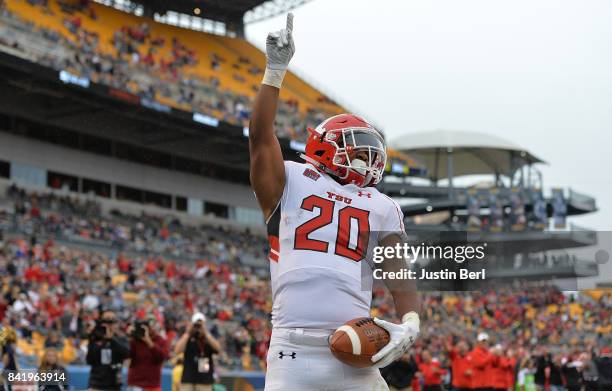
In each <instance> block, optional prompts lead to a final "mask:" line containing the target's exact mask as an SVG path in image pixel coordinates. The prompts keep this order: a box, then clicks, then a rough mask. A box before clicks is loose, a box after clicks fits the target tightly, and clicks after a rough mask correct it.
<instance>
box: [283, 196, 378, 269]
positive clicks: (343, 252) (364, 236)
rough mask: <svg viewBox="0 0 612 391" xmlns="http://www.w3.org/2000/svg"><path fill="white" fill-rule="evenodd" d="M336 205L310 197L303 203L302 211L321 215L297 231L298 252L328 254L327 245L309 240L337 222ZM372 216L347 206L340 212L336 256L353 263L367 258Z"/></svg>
mask: <svg viewBox="0 0 612 391" xmlns="http://www.w3.org/2000/svg"><path fill="white" fill-rule="evenodd" d="M335 206H336V203H335V202H334V201H332V200H328V199H325V198H322V197H319V196H316V195H311V196H308V197H306V198H304V199H303V200H302V205H301V208H302V209H304V210H307V211H309V212H314V210H315V208H316V209H318V211H319V214H318V215H317V216H315V217H313V218H312V219H310V220H308V221H307V222H305V223H304V224H302V225H300V226H299V227H297V228H296V229H295V244H294V246H293V248H294V249H296V250H311V251H319V252H324V253H326V252H327V250H328V249H329V244H330V243H328V242H325V241H322V240H316V239H311V238H309V237H308V236H309V235H310V234H311V233H313V232H315V231H316V230H318V229H320V228H323V227H325V226H327V225H329V224H331V223H332V221H333V220H334V209H335ZM369 217H370V212H369V211H367V210H363V209H358V208H355V207H352V206H345V207H343V208H341V209H340V210H339V211H338V230H337V233H336V240H335V244H334V253H335V254H336V255H340V256H343V257H346V258H349V259H352V260H353V261H357V262H358V261H360V260H362V259H363V258H364V256H365V252H366V251H367V248H368V239H369V236H370V220H369ZM353 224H357V225H356V228H357V229H356V232H357V241H356V245H353V246H351V239H352V238H351V228H353V227H354V225H353Z"/></svg>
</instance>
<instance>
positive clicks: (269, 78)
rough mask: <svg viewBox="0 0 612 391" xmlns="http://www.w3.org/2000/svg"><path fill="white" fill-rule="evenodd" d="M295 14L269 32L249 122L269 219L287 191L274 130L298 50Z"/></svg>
mask: <svg viewBox="0 0 612 391" xmlns="http://www.w3.org/2000/svg"><path fill="white" fill-rule="evenodd" d="M292 32H293V14H291V13H290V14H288V15H287V25H286V28H284V29H282V30H280V31H275V32H273V33H270V34H268V37H267V39H266V71H265V73H264V77H263V81H262V85H261V88H260V89H259V92H258V93H257V97H256V98H255V103H254V107H253V113H252V115H251V122H250V125H249V152H250V155H251V175H250V176H251V186H253V189H254V190H255V195H256V196H257V201H258V202H259V205H260V207H261V209H262V211H263V214H264V216H265V218H266V219H267V218H268V217H269V216H270V215H271V214H272V211H273V210H274V208H275V207H276V205H277V204H278V201H279V199H280V197H281V195H282V193H283V188H284V186H285V166H284V164H283V154H282V151H281V147H280V144H279V143H278V139H277V138H276V135H275V133H274V118H275V117H276V110H277V107H278V95H279V92H280V88H281V85H282V83H283V78H284V77H285V73H286V72H287V67H288V66H289V61H290V60H291V57H293V53H295V46H294V44H293V37H292Z"/></svg>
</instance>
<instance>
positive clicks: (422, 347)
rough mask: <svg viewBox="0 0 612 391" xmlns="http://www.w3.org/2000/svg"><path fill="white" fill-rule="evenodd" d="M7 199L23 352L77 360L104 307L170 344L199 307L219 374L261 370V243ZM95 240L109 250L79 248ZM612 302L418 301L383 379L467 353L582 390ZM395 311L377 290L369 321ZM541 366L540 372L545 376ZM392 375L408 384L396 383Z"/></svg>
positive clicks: (524, 290)
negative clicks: (419, 310)
mask: <svg viewBox="0 0 612 391" xmlns="http://www.w3.org/2000/svg"><path fill="white" fill-rule="evenodd" d="M3 200H4V201H3V203H2V204H0V205H3V207H2V208H0V210H2V212H0V227H2V228H1V229H0V232H2V233H0V270H1V271H2V273H1V274H2V276H3V277H2V285H1V289H0V290H1V293H2V295H1V297H0V322H2V324H3V325H5V326H8V325H10V326H12V327H14V328H15V329H16V330H17V333H18V335H19V343H18V345H17V347H18V349H17V351H18V353H19V354H21V355H22V356H24V357H27V356H36V355H40V354H42V352H43V351H44V348H45V347H46V348H53V349H56V350H58V351H59V352H60V355H59V357H60V359H61V361H63V362H65V363H84V362H85V359H86V354H87V352H86V350H87V349H86V347H87V341H86V338H87V330H88V327H91V325H92V322H93V321H94V319H96V318H97V317H98V315H99V312H100V310H101V309H103V308H104V309H112V310H113V311H115V312H116V314H117V315H118V318H119V320H120V325H121V327H123V329H124V330H125V329H126V328H127V327H128V326H129V325H130V324H132V323H133V322H134V321H135V320H138V319H150V320H152V321H154V322H156V323H155V324H156V325H158V326H159V329H160V330H163V333H162V336H163V337H164V338H165V339H166V340H167V341H168V343H169V346H173V345H174V344H175V343H176V342H177V340H178V338H179V337H180V336H181V334H182V333H183V331H184V330H185V329H186V328H187V327H188V326H189V319H190V317H191V315H192V314H193V313H195V312H198V311H202V312H204V313H205V315H206V317H207V318H208V319H209V324H210V326H211V333H212V334H213V335H214V337H215V338H217V339H218V340H219V342H220V344H221V345H222V346H223V349H222V350H221V352H222V354H220V355H219V358H218V360H219V365H220V366H221V367H226V368H243V369H255V370H257V369H264V362H265V356H266V353H267V345H268V342H269V336H270V331H271V330H270V322H269V313H270V309H271V302H270V300H271V298H270V293H271V292H270V288H269V282H268V277H267V274H266V272H265V269H254V268H251V267H249V266H245V265H244V264H243V262H242V261H241V256H242V254H243V253H244V252H249V251H250V252H251V253H252V254H253V256H255V257H260V258H262V259H265V244H264V240H263V238H257V237H256V235H249V234H248V233H240V232H236V231H224V232H220V231H219V230H218V229H213V228H212V227H200V228H199V229H196V228H194V227H187V226H184V225H182V224H180V222H178V221H176V220H173V219H172V218H166V219H164V218H159V217H153V216H138V217H134V216H126V215H120V214H116V215H107V216H104V214H103V213H101V211H100V207H99V205H97V204H96V203H95V202H93V201H79V200H76V199H72V198H70V197H66V196H57V195H53V194H52V193H50V194H42V193H39V194H37V193H33V192H30V193H28V192H25V191H23V190H21V189H18V188H16V187H11V188H9V190H8V192H7V194H6V196H5V197H4V198H3ZM198 232H199V234H200V236H201V238H198V239H201V240H199V241H197V240H196V238H197V237H198V235H197V233H198ZM215 232H217V233H219V235H217V236H214V235H213V234H214V233H215ZM209 235H212V236H209ZM171 238H173V239H171ZM101 243H106V244H107V246H106V248H107V249H109V250H108V251H102V250H100V251H98V250H96V249H97V248H99V247H93V246H88V245H92V244H96V245H100V244H101ZM170 255H174V256H175V257H174V258H172V257H170ZM190 256H192V257H191V258H190ZM193 257H198V258H193ZM181 259H182V260H181ZM611 305H612V302H611V297H610V295H609V294H603V295H602V296H600V297H598V298H597V299H595V298H592V297H588V296H586V295H582V294H575V295H568V294H565V293H563V292H560V291H558V290H557V289H556V288H554V287H552V286H548V285H544V284H543V285H537V286H532V285H530V286H522V287H513V288H501V287H500V288H499V289H496V290H489V291H483V292H463V293H450V292H448V293H424V294H423V308H424V311H425V313H424V314H423V328H422V333H421V337H420V338H419V339H418V341H417V343H416V345H415V349H414V350H413V354H412V355H411V356H407V357H406V358H405V359H404V360H403V361H400V362H398V363H396V364H394V365H393V366H391V367H390V368H389V369H388V370H387V371H386V372H385V376H387V377H388V380H389V382H390V383H392V382H396V381H397V383H396V384H398V385H401V384H404V383H405V382H406V381H408V380H409V384H412V383H414V382H416V383H414V384H412V385H413V387H418V386H419V385H421V386H423V385H426V386H429V385H434V386H435V384H436V383H439V384H443V383H444V382H449V381H450V379H451V377H450V376H449V373H450V372H449V371H448V370H451V369H452V368H455V366H456V365H459V367H461V365H467V364H465V363H464V362H463V364H462V363H461V362H459V363H457V362H456V360H457V357H464V358H465V357H466V355H467V354H468V353H469V354H475V355H477V354H481V355H484V356H483V357H486V358H487V360H485V361H486V363H488V364H486V365H491V366H495V368H496V370H497V369H498V366H500V365H501V363H503V365H501V366H502V367H503V368H505V369H504V371H506V372H503V371H502V370H501V369H499V370H500V371H501V372H500V375H499V377H498V379H497V381H499V384H497V386H500V385H502V380H500V379H506V381H508V382H509V381H510V380H509V379H510V378H511V379H512V381H513V382H514V381H516V380H517V379H519V377H518V374H519V372H520V371H521V370H524V371H523V373H522V375H521V379H523V380H522V381H524V378H525V375H529V376H530V377H528V379H531V380H533V379H535V380H534V382H538V381H539V382H542V381H544V382H549V383H550V382H552V381H553V380H554V376H556V375H554V374H555V373H557V372H555V371H556V370H557V369H555V368H557V367H558V369H559V371H560V372H559V373H561V375H560V377H559V379H561V380H559V381H561V382H567V381H568V380H567V379H568V375H567V372H568V371H570V369H571V368H575V369H576V370H579V371H580V374H581V375H580V376H581V377H580V379H581V380H580V381H581V382H584V381H586V380H584V379H583V377H582V376H583V372H584V373H587V374H591V375H592V373H591V372H592V366H593V365H595V364H596V363H600V362H601V360H603V357H605V356H606V354H608V353H607V352H608V351H607V350H605V349H603V347H606V346H610V345H611V338H612V324H611V323H610V319H611V317H612V316H611V315H612V312H611ZM393 308H394V307H393V305H392V302H391V299H390V297H389V295H387V294H386V293H385V290H384V288H382V287H379V288H377V289H375V291H374V293H373V315H376V316H381V317H385V318H391V319H393V318H394V316H395V315H394V312H393ZM485 335H486V337H484V336H485ZM477 336H478V338H477ZM485 338H486V339H485ZM478 339H480V341H478ZM477 350H478V351H481V352H480V353H474V352H475V351H477ZM483 360H484V359H483ZM593 360H595V361H593ZM604 361H605V360H604ZM169 362H173V361H169ZM595 362H596V363H595ZM589 363H591V364H592V365H591V364H589ZM588 365H591V367H589V366H588ZM555 366H556V367H555ZM595 367H596V365H595ZM398 368H403V369H401V371H400V370H399V369H398ZM406 368H413V370H412V371H411V372H410V371H409V372H406ZM436 368H439V369H436ZM461 368H462V367H461ZM491 368H492V367H491ZM543 368H549V369H547V370H546V371H545V375H542V374H544V372H543V371H544V369H543ZM550 368H552V369H550ZM589 368H590V369H589ZM587 369H589V370H591V372H588V371H587ZM455 370H456V368H455ZM461 370H462V371H463V369H461ZM398 371H399V372H401V373H413V374H416V376H400V380H397V379H396V377H397V374H398ZM538 371H539V372H538ZM551 371H552V372H551ZM571 371H573V369H571ZM585 371H586V372H585ZM502 372H503V373H505V375H502V374H501V373H502ZM589 376H590V375H589ZM458 378H459V377H458V376H457V375H454V376H453V377H452V379H455V380H456V379H458ZM475 378H479V377H475ZM486 378H487V379H488V378H489V377H486ZM394 379H395V380H394ZM464 380H465V379H464ZM474 381H475V380H474ZM554 381H557V380H554ZM572 381H574V380H572ZM581 384H582V383H581ZM506 385H507V384H504V386H503V387H501V388H507V387H506ZM398 387H399V386H398ZM491 387H492V385H491ZM491 387H487V388H491ZM495 388H500V387H495Z"/></svg>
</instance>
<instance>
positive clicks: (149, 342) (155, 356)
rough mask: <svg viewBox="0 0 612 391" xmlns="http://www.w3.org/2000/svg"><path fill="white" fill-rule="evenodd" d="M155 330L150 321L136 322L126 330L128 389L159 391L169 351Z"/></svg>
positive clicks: (164, 341) (166, 344)
mask: <svg viewBox="0 0 612 391" xmlns="http://www.w3.org/2000/svg"><path fill="white" fill-rule="evenodd" d="M139 329H140V330H139ZM155 329H156V327H155V326H154V325H153V321H152V320H148V321H145V322H137V323H136V324H135V325H131V326H130V327H129V328H128V334H129V335H130V367H129V370H128V389H130V387H134V388H140V389H142V390H143V391H161V371H162V365H163V364H164V360H166V359H167V358H168V350H169V349H168V343H167V341H166V340H165V339H164V338H163V337H162V336H161V335H159V334H158V333H157V332H156V331H155Z"/></svg>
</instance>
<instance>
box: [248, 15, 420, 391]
mask: <svg viewBox="0 0 612 391" xmlns="http://www.w3.org/2000/svg"><path fill="white" fill-rule="evenodd" d="M292 31H293V15H292V14H289V15H288V16H287V25H286V28H284V29H282V30H280V31H277V32H273V33H270V34H269V35H268V37H267V40H266V57H267V64H266V70H265V73H264V77H263V81H262V85H261V88H260V90H259V92H258V94H257V97H256V99H255V102H254V107H253V113H252V118H251V123H250V126H249V148H250V155H251V174H250V175H251V184H252V186H253V189H254V190H255V194H256V196H257V200H258V202H259V205H260V206H261V209H262V211H263V213H264V216H265V218H266V224H267V229H268V238H269V241H270V247H271V249H270V254H269V260H270V274H271V280H272V281H271V283H272V296H273V297H272V299H273V308H272V325H273V331H272V339H271V343H270V349H269V353H268V357H267V363H268V366H267V373H266V387H265V389H266V390H267V391H275V390H283V391H285V390H343V391H346V390H364V391H365V390H368V391H369V390H387V389H388V387H387V385H386V383H385V381H384V380H383V379H382V377H381V376H380V372H379V370H378V368H381V367H384V366H386V365H388V364H390V363H391V362H392V361H394V360H395V359H396V358H398V357H400V356H402V355H403V353H404V352H405V351H406V350H407V349H408V347H409V346H410V345H411V344H412V343H413V342H414V339H415V338H416V337H417V335H418V333H419V316H418V314H417V307H418V298H417V294H416V291H415V289H414V288H413V287H412V288H410V289H406V286H404V285H402V286H400V285H396V286H390V287H389V289H390V291H391V295H392V296H393V299H394V302H395V307H396V311H397V313H398V314H399V315H400V316H401V319H402V323H401V324H396V323H391V322H387V321H384V320H380V319H375V322H376V323H377V324H378V325H379V326H381V327H383V328H385V329H386V330H387V331H389V334H390V342H389V344H388V345H386V346H385V347H383V348H382V349H381V350H380V351H379V352H378V353H377V354H376V355H374V356H373V357H372V361H373V366H372V367H369V368H363V369H358V368H354V367H351V366H348V365H345V364H343V363H342V362H340V361H338V360H336V359H335V358H334V357H333V355H332V354H331V352H330V350H329V347H328V336H329V335H330V334H331V333H332V332H333V331H334V330H335V329H336V328H338V327H339V326H341V325H342V324H344V323H345V322H347V321H348V320H350V319H353V318H357V317H368V316H369V315H370V304H371V298H372V278H371V277H372V275H371V273H372V269H371V268H372V267H373V265H372V264H371V263H370V262H369V261H368V259H371V251H372V247H373V246H372V245H371V243H374V244H378V245H382V246H395V244H396V243H400V242H401V241H402V239H403V236H404V235H405V233H404V224H403V215H402V212H401V210H400V208H399V206H398V204H397V203H396V202H395V201H393V200H392V199H390V198H389V197H387V196H385V195H384V194H382V193H380V192H379V191H378V190H377V189H376V188H374V187H373V186H374V185H376V184H377V183H378V182H379V181H380V180H381V179H382V176H383V171H384V168H385V164H386V145H385V140H384V139H383V137H382V135H381V133H380V132H378V131H377V130H376V129H375V128H374V127H373V126H372V125H371V124H370V123H368V122H367V121H366V120H364V119H363V118H361V117H359V116H357V115H353V114H341V115H336V116H333V117H331V118H328V119H327V120H325V121H323V123H321V124H320V125H319V126H317V127H316V129H309V132H310V135H309V137H308V141H307V144H306V151H305V154H304V155H302V157H303V159H304V160H305V162H304V163H296V162H291V161H284V160H283V155H282V152H281V147H280V144H279V141H278V139H277V138H276V135H275V133H274V127H273V124H274V119H275V116H276V110H277V105H278V99H279V92H280V88H281V85H282V82H283V78H284V76H285V73H286V72H287V67H288V65H289V61H290V60H291V58H292V56H293V54H294V52H295V46H294V42H293V37H292ZM382 267H383V270H385V269H389V270H396V269H397V268H399V267H401V265H400V263H399V262H383V263H382ZM368 277H369V278H368ZM388 286H389V284H388Z"/></svg>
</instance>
